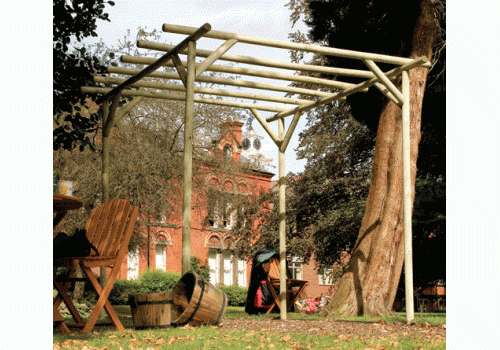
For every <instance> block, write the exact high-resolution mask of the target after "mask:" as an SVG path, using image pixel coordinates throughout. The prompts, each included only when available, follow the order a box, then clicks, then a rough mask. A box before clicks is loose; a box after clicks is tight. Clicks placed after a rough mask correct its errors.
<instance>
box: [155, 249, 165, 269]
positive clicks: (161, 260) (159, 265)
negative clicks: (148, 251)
mask: <svg viewBox="0 0 500 350" xmlns="http://www.w3.org/2000/svg"><path fill="white" fill-rule="evenodd" d="M156 269H157V270H162V271H166V270H167V246H166V245H165V244H156Z"/></svg>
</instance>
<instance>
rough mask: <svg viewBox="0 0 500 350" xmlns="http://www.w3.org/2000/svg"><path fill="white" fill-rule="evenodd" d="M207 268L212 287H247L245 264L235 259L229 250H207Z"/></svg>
mask: <svg viewBox="0 0 500 350" xmlns="http://www.w3.org/2000/svg"><path fill="white" fill-rule="evenodd" d="M208 267H209V269H210V283H212V284H213V285H215V286H218V285H223V286H232V285H237V286H239V287H248V281H247V262H246V260H245V259H238V258H236V257H235V256H234V255H233V253H232V251H231V250H230V249H215V248H209V251H208Z"/></svg>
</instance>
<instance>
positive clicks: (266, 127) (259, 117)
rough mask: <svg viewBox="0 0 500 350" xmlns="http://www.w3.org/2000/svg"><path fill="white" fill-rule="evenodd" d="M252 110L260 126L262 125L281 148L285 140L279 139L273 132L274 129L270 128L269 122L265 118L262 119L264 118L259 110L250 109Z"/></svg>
mask: <svg viewBox="0 0 500 350" xmlns="http://www.w3.org/2000/svg"><path fill="white" fill-rule="evenodd" d="M250 110H251V111H252V113H253V115H254V116H255V118H256V119H257V120H258V121H259V123H260V125H262V127H263V128H264V130H266V132H267V134H268V135H269V136H270V137H271V139H272V140H273V141H274V143H275V144H276V146H278V147H281V144H282V142H283V140H280V139H278V136H277V135H276V133H275V132H274V131H273V129H271V127H270V126H269V124H268V122H267V121H266V120H265V119H264V118H262V116H261V115H260V113H259V112H257V110H256V109H255V108H250Z"/></svg>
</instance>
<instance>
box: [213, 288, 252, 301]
mask: <svg viewBox="0 0 500 350" xmlns="http://www.w3.org/2000/svg"><path fill="white" fill-rule="evenodd" d="M219 289H220V290H221V291H223V292H224V293H226V296H227V299H228V301H227V303H228V305H231V306H243V305H245V302H246V300H247V294H248V288H247V287H238V286H236V285H234V286H219Z"/></svg>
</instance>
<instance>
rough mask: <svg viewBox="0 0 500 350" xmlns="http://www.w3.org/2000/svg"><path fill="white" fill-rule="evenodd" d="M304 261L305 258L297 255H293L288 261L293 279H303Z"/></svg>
mask: <svg viewBox="0 0 500 350" xmlns="http://www.w3.org/2000/svg"><path fill="white" fill-rule="evenodd" d="M302 262H303V260H302V259H300V258H297V257H293V258H292V260H291V261H290V262H289V263H288V269H289V270H290V272H291V274H292V279H296V280H301V279H302V276H303V274H302Z"/></svg>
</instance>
